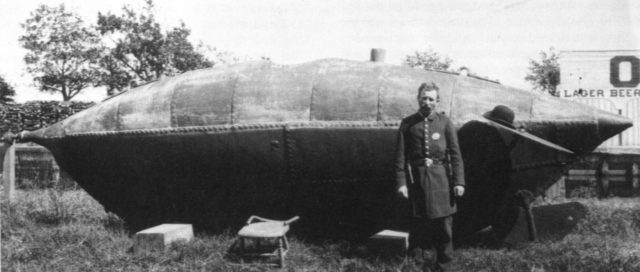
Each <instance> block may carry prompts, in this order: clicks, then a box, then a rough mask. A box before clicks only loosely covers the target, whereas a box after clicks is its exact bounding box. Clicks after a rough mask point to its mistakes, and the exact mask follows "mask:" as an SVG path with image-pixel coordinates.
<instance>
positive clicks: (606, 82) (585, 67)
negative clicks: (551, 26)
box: [557, 50, 640, 153]
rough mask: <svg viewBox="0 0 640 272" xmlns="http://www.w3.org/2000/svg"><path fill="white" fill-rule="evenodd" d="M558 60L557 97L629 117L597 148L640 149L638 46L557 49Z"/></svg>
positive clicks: (614, 149) (613, 149) (639, 61)
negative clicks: (623, 126) (623, 128)
mask: <svg viewBox="0 0 640 272" xmlns="http://www.w3.org/2000/svg"><path fill="white" fill-rule="evenodd" d="M558 63H559V65H560V85H558V87H557V90H558V91H559V95H560V97H562V98H565V99H571V100H576V101H578V102H580V103H584V104H587V105H591V106H594V107H596V108H599V109H602V110H605V111H609V112H613V113H616V114H620V115H623V116H626V117H628V118H630V119H632V120H633V127H631V128H629V129H627V130H626V131H625V132H623V133H622V134H620V135H618V136H616V137H613V138H611V139H609V140H607V141H606V142H604V143H603V144H602V145H601V146H600V147H599V148H598V150H600V151H622V150H627V151H631V150H640V50H616V51H561V52H560V57H559V59H558ZM614 153H617V152H614Z"/></svg>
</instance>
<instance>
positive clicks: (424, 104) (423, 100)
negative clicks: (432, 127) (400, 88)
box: [418, 90, 438, 112]
mask: <svg viewBox="0 0 640 272" xmlns="http://www.w3.org/2000/svg"><path fill="white" fill-rule="evenodd" d="M418 105H419V106H420V111H421V112H431V111H433V110H434V109H435V108H436V106H437V105H438V91H435V90H430V91H422V92H420V95H419V96H418Z"/></svg>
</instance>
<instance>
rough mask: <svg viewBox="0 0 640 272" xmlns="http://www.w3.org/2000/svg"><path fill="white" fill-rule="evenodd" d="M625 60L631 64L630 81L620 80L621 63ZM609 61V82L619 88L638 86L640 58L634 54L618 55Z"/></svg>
mask: <svg viewBox="0 0 640 272" xmlns="http://www.w3.org/2000/svg"><path fill="white" fill-rule="evenodd" d="M623 62H629V63H630V64H631V79H630V80H628V81H620V63H623ZM609 63H610V68H609V69H610V70H609V71H611V74H610V77H609V82H611V85H613V86H615V87H619V88H624V87H627V88H628V87H636V86H638V83H640V59H638V58H636V57H634V56H616V57H613V58H612V59H611V61H610V62H609Z"/></svg>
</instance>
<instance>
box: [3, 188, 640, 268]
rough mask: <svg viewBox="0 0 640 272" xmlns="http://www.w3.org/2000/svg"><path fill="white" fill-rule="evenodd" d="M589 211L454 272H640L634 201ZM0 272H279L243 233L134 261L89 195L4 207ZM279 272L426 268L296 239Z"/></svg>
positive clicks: (481, 252) (639, 212) (473, 255)
mask: <svg viewBox="0 0 640 272" xmlns="http://www.w3.org/2000/svg"><path fill="white" fill-rule="evenodd" d="M580 202H582V203H583V204H584V205H585V206H587V208H588V211H589V212H588V214H587V216H586V218H584V219H583V220H582V221H581V222H580V223H579V224H578V226H577V228H576V229H575V230H573V231H572V232H571V233H569V234H568V235H566V236H564V237H563V238H561V239H556V240H547V241H543V242H536V243H530V244H528V245H527V246H522V247H517V248H508V249H507V248H504V249H484V248H473V247H471V248H462V249H458V250H456V255H457V259H456V261H455V263H453V266H452V267H451V270H453V271H640V203H639V202H638V201H637V199H604V200H596V199H587V200H580ZM1 204H2V205H1V211H2V222H1V223H2V229H1V233H2V236H1V237H2V244H1V247H2V262H1V263H2V266H3V267H2V268H4V269H6V270H7V271H272V267H270V266H267V265H266V260H257V261H255V262H249V263H245V264H241V263H240V262H238V260H237V259H234V258H232V257H231V256H230V255H229V254H228V250H229V249H230V248H231V247H232V245H233V244H234V242H235V241H236V238H235V231H236V230H227V231H226V232H223V233H222V234H217V235H208V234H206V233H197V235H196V237H195V238H194V240H193V241H191V242H189V243H175V244H173V245H171V246H170V247H169V248H168V249H167V250H166V251H164V252H162V251H161V252H150V253H141V254H134V253H133V252H131V251H129V249H130V248H132V246H133V241H132V240H133V239H131V237H130V234H129V233H128V232H127V230H126V229H125V227H124V222H123V221H122V220H121V219H120V218H118V217H117V216H116V215H114V214H112V213H108V212H106V211H105V210H104V209H103V208H102V206H101V205H100V204H98V203H97V202H96V201H95V200H93V199H92V198H91V197H90V196H89V195H88V194H86V193H85V192H83V191H54V192H51V191H47V190H40V191H38V190H36V191H20V190H19V191H18V192H17V197H16V201H15V202H12V203H8V202H6V201H3V202H2V203H1ZM290 238H291V239H290V251H289V254H288V255H287V258H286V263H287V267H286V268H285V269H282V270H279V271H420V267H419V266H416V265H415V264H413V263H412V262H408V261H406V260H404V259H403V258H402V257H396V258H384V257H382V256H378V255H375V254H372V253H371V252H368V251H367V250H366V249H363V248H362V245H358V244H353V243H349V242H344V241H337V242H325V243H320V244H319V243H311V242H307V241H305V240H300V239H297V238H296V237H290Z"/></svg>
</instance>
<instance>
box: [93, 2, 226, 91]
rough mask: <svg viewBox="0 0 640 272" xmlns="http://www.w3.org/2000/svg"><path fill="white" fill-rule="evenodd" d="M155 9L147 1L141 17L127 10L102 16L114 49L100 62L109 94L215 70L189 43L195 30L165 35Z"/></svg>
mask: <svg viewBox="0 0 640 272" xmlns="http://www.w3.org/2000/svg"><path fill="white" fill-rule="evenodd" d="M153 7H154V5H153V1H151V0H147V2H146V6H145V7H144V9H143V10H142V11H141V12H140V13H137V12H136V11H134V10H133V9H132V8H130V7H128V6H124V7H123V14H121V15H113V14H110V13H108V14H102V13H99V14H98V24H97V29H98V31H99V32H100V34H102V35H103V37H105V38H106V39H108V40H110V41H111V43H112V45H113V46H112V47H111V48H110V50H109V51H108V52H107V54H106V55H105V56H104V57H103V59H102V60H101V62H100V65H101V67H102V69H101V80H102V81H101V83H102V84H103V85H105V86H107V92H108V93H110V94H112V93H114V92H115V91H122V90H124V89H125V88H127V87H130V86H131V87H135V86H138V85H141V84H144V83H146V82H149V81H154V80H157V79H159V78H160V77H162V76H165V75H169V76H170V75H175V74H179V73H183V72H185V71H189V70H194V69H200V68H206V67H211V66H213V64H214V63H213V62H212V61H210V60H208V59H207V58H206V57H205V56H204V55H203V54H202V53H200V52H199V48H196V47H194V46H193V44H192V43H191V42H189V40H188V37H189V35H190V34H191V30H190V29H188V28H187V27H186V26H185V24H184V23H182V24H181V25H180V26H179V27H175V28H173V29H171V30H170V31H167V32H163V31H162V28H161V27H160V24H159V23H157V22H156V20H155V17H154V14H153Z"/></svg>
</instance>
